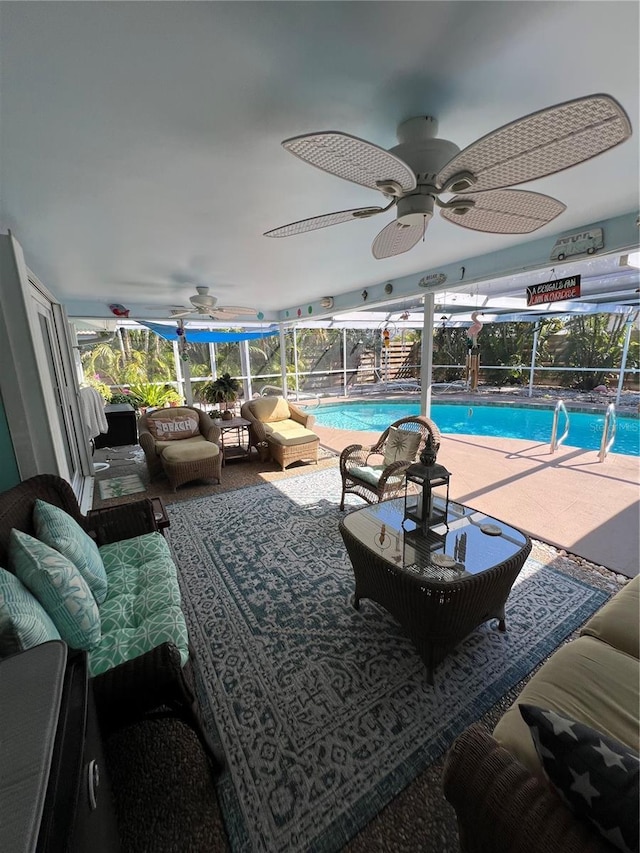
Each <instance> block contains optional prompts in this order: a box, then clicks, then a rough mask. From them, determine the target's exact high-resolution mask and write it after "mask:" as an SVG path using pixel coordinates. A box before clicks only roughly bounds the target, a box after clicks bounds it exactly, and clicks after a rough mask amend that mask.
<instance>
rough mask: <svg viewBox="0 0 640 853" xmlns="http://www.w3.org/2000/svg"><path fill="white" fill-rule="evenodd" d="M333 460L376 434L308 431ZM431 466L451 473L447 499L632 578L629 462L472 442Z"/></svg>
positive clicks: (452, 446)
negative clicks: (316, 435) (343, 450)
mask: <svg viewBox="0 0 640 853" xmlns="http://www.w3.org/2000/svg"><path fill="white" fill-rule="evenodd" d="M313 429H314V431H315V432H317V433H318V435H319V436H320V443H321V444H322V445H324V446H325V447H328V448H330V449H331V450H334V451H336V452H340V451H341V450H342V449H343V448H344V447H346V446H347V445H348V444H355V443H361V444H371V443H372V442H373V441H374V440H375V439H376V438H377V437H378V435H379V433H377V432H376V433H371V432H352V431H347V430H336V429H329V428H327V427H321V426H318V425H314V427H313ZM438 462H439V463H440V464H442V465H444V466H445V467H446V468H447V469H448V470H449V471H450V472H451V482H450V497H451V498H452V499H453V500H456V501H459V502H461V503H466V504H468V505H470V506H473V507H475V508H477V509H479V510H480V511H482V512H485V513H487V515H492V516H494V517H495V518H500V519H502V520H503V521H506V522H507V523H509V524H512V525H514V526H516V527H519V528H520V529H522V530H524V531H526V532H527V533H528V534H529V535H530V536H533V537H535V538H536V539H541V540H543V541H545V542H549V543H550V544H552V545H555V546H556V547H558V548H562V549H564V550H566V551H567V552H569V553H571V554H575V555H577V556H579V557H583V558H584V559H586V560H589V561H590V562H593V563H596V564H598V565H601V566H605V567H606V568H608V569H611V570H613V571H615V572H617V573H619V574H623V575H625V576H626V577H635V575H637V574H638V558H639V555H640V541H639V529H640V514H639V501H638V498H639V494H640V492H639V485H640V478H639V471H640V463H639V459H638V457H636V456H623V455H622V454H616V453H610V454H609V455H608V456H607V458H606V460H605V461H604V462H598V455H597V453H596V451H593V450H580V449H578V448H574V447H565V446H564V445H562V446H561V447H560V448H559V449H558V450H556V452H555V453H554V454H551V453H550V452H549V445H548V444H539V443H533V442H529V441H520V440H515V439H505V438H485V437H482V436H471V435H443V437H442V444H441V448H440V453H439V455H438Z"/></svg>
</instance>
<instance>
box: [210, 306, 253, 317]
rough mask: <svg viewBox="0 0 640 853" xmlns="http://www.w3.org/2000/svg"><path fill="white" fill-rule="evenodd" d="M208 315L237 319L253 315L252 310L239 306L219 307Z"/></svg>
mask: <svg viewBox="0 0 640 853" xmlns="http://www.w3.org/2000/svg"><path fill="white" fill-rule="evenodd" d="M209 313H210V314H220V315H222V316H223V317H237V316H239V315H243V316H249V315H250V314H255V313H256V312H255V310H254V309H253V308H241V307H240V306H239V305H219V306H218V307H217V308H214V309H213V310H212V311H210V312H209Z"/></svg>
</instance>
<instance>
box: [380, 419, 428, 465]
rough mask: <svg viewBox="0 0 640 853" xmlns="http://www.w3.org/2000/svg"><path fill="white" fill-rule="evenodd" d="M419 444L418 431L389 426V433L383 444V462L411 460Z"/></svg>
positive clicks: (388, 463) (387, 463) (389, 463)
mask: <svg viewBox="0 0 640 853" xmlns="http://www.w3.org/2000/svg"><path fill="white" fill-rule="evenodd" d="M419 445H420V433H419V432H413V431H412V430H408V429H398V428H397V427H393V426H392V427H389V435H388V436H387V440H386V442H385V446H384V464H385V465H391V463H392V462H413V460H414V459H415V458H416V453H417V450H418V446H419Z"/></svg>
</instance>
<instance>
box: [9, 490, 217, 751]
mask: <svg viewBox="0 0 640 853" xmlns="http://www.w3.org/2000/svg"><path fill="white" fill-rule="evenodd" d="M61 511H62V512H61ZM78 531H79V532H78ZM96 554H97V555H98V558H97V561H96ZM101 565H102V566H103V567H104V572H103V571H102V570H101V568H100V566H101ZM45 566H46V567H48V569H47V571H43V568H44V567H45ZM0 567H2V568H1V569H0V656H1V657H7V656H9V655H11V654H15V653H17V652H20V651H23V650H24V649H26V648H29V647H31V646H33V645H38V644H39V643H41V642H46V641H47V640H52V639H60V638H62V639H63V640H64V641H65V642H66V643H67V645H68V646H69V647H70V648H72V649H84V650H85V651H86V652H87V663H88V670H89V676H90V678H91V680H92V687H93V692H94V696H95V700H96V706H97V709H98V714H99V716H100V721H101V724H102V726H103V730H104V729H112V728H116V727H118V726H119V725H122V724H123V723H125V722H131V721H135V720H136V719H140V718H142V717H144V716H145V715H146V714H148V713H149V712H157V710H158V709H159V708H163V709H165V710H169V712H173V713H177V714H178V715H179V716H181V717H182V718H183V719H185V721H186V722H188V723H189V724H190V725H191V726H192V727H193V728H194V729H195V731H196V733H197V735H198V737H199V739H200V741H201V743H202V744H203V746H204V748H205V749H206V751H207V753H208V754H209V757H210V758H211V759H212V761H213V763H214V766H218V767H219V766H220V765H221V763H222V759H221V757H220V755H219V754H218V753H217V751H216V750H215V748H214V747H213V746H212V745H211V743H210V742H209V739H208V737H207V734H206V732H205V730H204V728H203V726H202V722H201V716H200V709H199V706H198V703H197V700H196V698H195V693H194V690H193V673H192V664H191V656H190V648H189V638H188V633H187V626H186V622H185V618H184V614H183V612H182V609H181V600H180V589H179V585H178V577H177V569H176V566H175V564H174V562H173V559H172V557H171V552H170V550H169V547H168V545H167V543H166V541H165V539H164V537H163V536H162V534H161V533H159V532H158V530H157V524H156V520H155V516H154V509H153V505H152V503H151V501H150V500H149V499H143V500H137V501H132V502H130V503H127V504H123V505H120V506H115V507H108V508H105V509H102V510H97V511H93V512H90V513H89V514H88V515H83V514H82V513H81V512H80V508H79V506H78V503H77V500H76V498H75V495H74V493H73V490H72V489H71V487H70V485H69V484H68V483H67V482H66V481H65V480H63V479H61V478H60V477H57V476H55V475H51V474H40V475H37V476H35V477H31V478H29V479H27V480H25V481H24V482H23V483H20V484H19V485H17V486H15V487H13V488H12V489H9V490H8V491H5V492H3V493H2V494H0ZM78 574H79V575H81V578H80V579H78ZM52 590H53V593H52ZM98 602H99V603H98ZM94 605H97V617H96V616H95V612H96V607H95V606H94ZM43 614H44V615H43ZM70 614H71V617H70ZM76 614H79V616H80V617H81V618H78V617H77V616H76ZM63 631H64V636H63Z"/></svg>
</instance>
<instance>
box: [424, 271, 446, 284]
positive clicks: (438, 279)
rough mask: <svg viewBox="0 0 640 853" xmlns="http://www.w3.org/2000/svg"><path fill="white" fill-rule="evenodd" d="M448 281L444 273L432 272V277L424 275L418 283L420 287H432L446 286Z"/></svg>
mask: <svg viewBox="0 0 640 853" xmlns="http://www.w3.org/2000/svg"><path fill="white" fill-rule="evenodd" d="M446 280H447V277H446V275H445V274H444V273H443V272H432V273H431V274H430V275H424V276H422V278H421V279H420V281H419V282H418V287H431V286H432V285H434V284H444V282H445V281H446Z"/></svg>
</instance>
